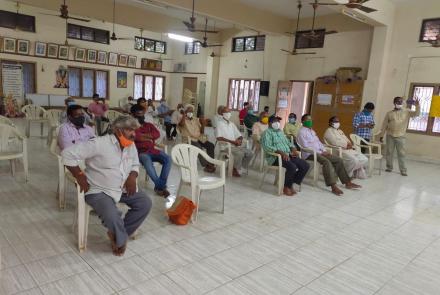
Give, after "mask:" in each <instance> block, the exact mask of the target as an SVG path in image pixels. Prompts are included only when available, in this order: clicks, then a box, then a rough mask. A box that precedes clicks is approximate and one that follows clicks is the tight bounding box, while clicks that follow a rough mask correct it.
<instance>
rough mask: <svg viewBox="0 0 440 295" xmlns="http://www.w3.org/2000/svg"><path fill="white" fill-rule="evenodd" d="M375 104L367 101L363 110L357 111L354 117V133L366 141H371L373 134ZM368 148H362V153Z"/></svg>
mask: <svg viewBox="0 0 440 295" xmlns="http://www.w3.org/2000/svg"><path fill="white" fill-rule="evenodd" d="M373 111H374V104H373V103H372V102H367V103H366V104H365V106H364V109H363V110H362V112H359V113H356V114H355V115H354V117H353V129H354V133H355V134H356V135H358V136H360V137H362V138H363V139H365V140H366V141H368V142H370V141H371V137H372V136H373V135H372V133H373V129H374V125H375V123H374V117H373ZM365 151H366V149H365V148H362V153H365Z"/></svg>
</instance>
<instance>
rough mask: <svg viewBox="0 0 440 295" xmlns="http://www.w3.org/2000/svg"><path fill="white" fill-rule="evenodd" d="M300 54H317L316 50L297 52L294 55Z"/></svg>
mask: <svg viewBox="0 0 440 295" xmlns="http://www.w3.org/2000/svg"><path fill="white" fill-rule="evenodd" d="M298 54H316V52H296V53H295V54H293V55H298Z"/></svg>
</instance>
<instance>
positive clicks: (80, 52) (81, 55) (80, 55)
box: [75, 48, 86, 61]
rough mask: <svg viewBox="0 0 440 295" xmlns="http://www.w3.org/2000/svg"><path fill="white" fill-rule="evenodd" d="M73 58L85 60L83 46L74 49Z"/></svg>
mask: <svg viewBox="0 0 440 295" xmlns="http://www.w3.org/2000/svg"><path fill="white" fill-rule="evenodd" d="M75 60H77V61H85V60H86V50H85V49H84V48H77V49H76V50H75Z"/></svg>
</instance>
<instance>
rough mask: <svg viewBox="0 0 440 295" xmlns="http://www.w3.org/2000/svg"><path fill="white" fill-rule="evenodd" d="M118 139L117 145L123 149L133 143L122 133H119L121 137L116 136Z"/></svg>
mask: <svg viewBox="0 0 440 295" xmlns="http://www.w3.org/2000/svg"><path fill="white" fill-rule="evenodd" d="M118 139H119V143H120V144H121V146H122V147H124V148H125V147H129V146H130V145H132V144H133V143H134V142H133V141H132V140H130V139H128V138H127V137H125V136H124V135H123V134H122V133H121V135H118Z"/></svg>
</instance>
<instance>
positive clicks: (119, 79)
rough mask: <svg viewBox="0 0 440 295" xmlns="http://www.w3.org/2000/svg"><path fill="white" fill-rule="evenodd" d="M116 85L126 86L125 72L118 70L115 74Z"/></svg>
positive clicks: (119, 86)
mask: <svg viewBox="0 0 440 295" xmlns="http://www.w3.org/2000/svg"><path fill="white" fill-rule="evenodd" d="M116 87H117V88H127V72H122V71H118V72H117V75H116Z"/></svg>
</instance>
